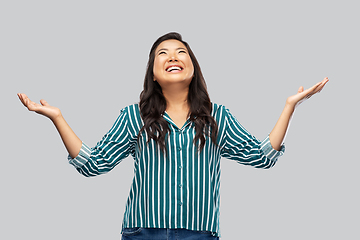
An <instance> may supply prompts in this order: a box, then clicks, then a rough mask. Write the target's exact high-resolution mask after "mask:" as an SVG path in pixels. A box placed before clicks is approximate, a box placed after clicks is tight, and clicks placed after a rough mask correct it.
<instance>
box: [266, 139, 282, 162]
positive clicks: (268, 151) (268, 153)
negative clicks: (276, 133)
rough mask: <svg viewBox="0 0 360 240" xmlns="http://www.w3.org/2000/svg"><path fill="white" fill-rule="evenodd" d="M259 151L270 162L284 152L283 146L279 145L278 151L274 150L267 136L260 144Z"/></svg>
mask: <svg viewBox="0 0 360 240" xmlns="http://www.w3.org/2000/svg"><path fill="white" fill-rule="evenodd" d="M260 146H261V147H260V149H261V150H262V151H263V153H264V155H265V156H266V157H267V158H268V159H270V160H271V161H276V160H277V159H278V158H279V157H280V156H282V155H283V154H284V152H285V145H284V144H283V145H281V149H280V151H277V150H275V149H274V148H273V147H272V145H271V143H270V138H269V135H268V136H267V137H266V138H265V139H264V141H262V142H261V144H260Z"/></svg>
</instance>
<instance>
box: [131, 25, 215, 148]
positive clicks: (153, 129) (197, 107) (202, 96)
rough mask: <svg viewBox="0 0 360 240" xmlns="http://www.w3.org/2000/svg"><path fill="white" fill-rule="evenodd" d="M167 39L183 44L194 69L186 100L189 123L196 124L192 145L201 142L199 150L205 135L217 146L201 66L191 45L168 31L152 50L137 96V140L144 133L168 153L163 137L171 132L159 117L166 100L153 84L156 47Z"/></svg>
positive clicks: (154, 83) (163, 110)
mask: <svg viewBox="0 0 360 240" xmlns="http://www.w3.org/2000/svg"><path fill="white" fill-rule="evenodd" d="M170 39H175V40H178V41H180V42H182V43H183V44H184V45H185V47H186V48H187V50H188V53H189V55H190V58H191V61H192V63H193V66H194V76H193V79H192V80H191V83H190V85H189V93H188V99H187V101H188V103H189V106H190V121H192V122H194V124H195V131H196V134H195V138H194V142H193V143H194V144H195V146H197V147H198V141H199V140H200V151H201V150H202V149H203V148H204V146H205V141H206V139H205V137H207V136H210V137H211V140H212V141H213V142H214V143H215V144H216V138H217V133H218V126H217V124H216V121H215V119H214V118H213V117H212V116H211V115H210V113H211V110H212V105H211V102H210V98H209V94H208V92H207V89H206V83H205V79H204V77H203V75H202V73H201V69H200V65H199V63H198V61H197V60H196V57H195V55H194V53H193V52H192V51H191V49H190V46H189V45H188V44H187V42H185V41H183V40H182V37H181V35H180V34H179V33H176V32H171V33H168V34H165V35H163V36H161V37H159V38H158V39H157V40H156V41H155V43H154V44H153V46H152V47H151V50H150V53H149V61H148V63H147V68H146V74H145V79H144V89H143V91H142V92H141V94H140V104H139V107H140V112H141V117H142V119H143V121H144V126H143V127H142V128H141V130H140V132H139V135H138V140H139V139H140V137H141V134H142V132H143V131H146V133H147V135H148V141H147V143H149V141H150V140H151V139H153V140H154V141H155V142H156V143H157V144H158V145H159V147H160V149H161V150H162V152H167V148H166V146H165V136H166V134H167V133H169V132H170V129H169V126H168V122H167V121H166V120H165V119H164V118H163V117H162V114H163V113H164V112H165V110H166V99H165V97H164V95H163V93H162V89H161V86H160V85H159V83H158V82H157V81H154V73H153V68H154V60H155V50H156V48H157V47H158V46H159V45H160V43H162V42H163V41H166V40H170Z"/></svg>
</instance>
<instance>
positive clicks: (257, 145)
mask: <svg viewBox="0 0 360 240" xmlns="http://www.w3.org/2000/svg"><path fill="white" fill-rule="evenodd" d="M211 115H212V116H213V117H214V119H215V120H216V122H217V124H218V128H219V132H218V137H217V143H218V145H215V144H214V143H213V142H212V141H211V139H210V138H209V137H208V138H206V143H205V147H204V149H203V150H202V151H201V152H200V153H199V152H197V148H196V146H195V145H194V144H193V139H194V137H195V125H194V123H193V122H191V121H190V120H189V119H188V120H187V121H186V122H185V124H184V126H182V128H181V129H179V128H178V127H177V126H176V125H175V123H174V122H173V121H172V120H171V118H170V117H169V115H168V114H167V113H166V112H164V114H163V118H164V119H165V120H166V121H167V122H168V123H169V127H170V133H169V135H168V137H167V138H166V144H167V146H168V154H167V155H166V156H165V155H164V154H163V153H162V152H161V150H160V148H159V147H158V146H157V145H156V143H155V141H153V140H151V141H150V142H149V144H148V145H146V141H147V139H148V137H147V135H146V132H143V133H142V134H143V135H142V137H141V138H140V142H139V144H138V143H137V135H138V133H139V131H140V129H141V127H142V126H143V121H142V119H141V115H140V111H139V106H138V104H134V105H130V106H128V107H125V108H124V109H122V110H121V112H120V115H119V116H118V118H117V120H116V122H115V123H114V125H113V126H112V128H111V129H110V130H109V132H108V133H107V134H105V136H104V137H103V138H102V140H101V141H100V142H98V143H97V145H96V146H95V147H94V148H90V147H88V146H87V145H86V144H85V143H83V144H82V147H81V150H80V153H79V155H78V156H77V157H76V158H74V159H72V158H71V157H69V162H70V164H72V165H73V166H75V168H76V169H77V170H78V171H79V172H80V173H81V174H83V175H84V176H87V177H90V176H96V175H99V174H103V173H106V172H108V171H110V170H111V169H113V168H114V167H115V166H116V165H117V164H119V163H120V162H121V161H122V159H124V158H126V157H127V156H128V155H129V154H131V156H132V157H133V158H134V160H135V161H134V179H133V182H132V185H131V189H130V193H129V196H128V199H127V203H126V208H125V213H124V219H123V224H122V225H123V226H122V227H124V228H133V227H143V228H186V229H189V230H196V231H211V232H212V233H213V235H214V236H220V235H221V234H220V229H219V217H220V212H219V207H220V195H219V189H220V158H221V157H226V158H229V159H232V160H235V161H237V162H238V163H241V164H245V165H251V166H253V167H256V168H270V167H272V166H274V164H275V163H276V161H277V159H278V157H279V156H281V155H282V154H283V153H284V150H285V147H284V146H282V149H281V150H280V151H276V150H275V149H273V148H272V146H271V144H270V140H269V137H267V138H266V139H265V140H263V141H262V142H260V141H259V140H257V139H256V138H255V137H253V136H252V135H250V134H249V133H248V132H247V131H246V130H245V129H244V128H243V127H242V126H241V124H240V123H239V122H238V121H237V119H236V118H235V117H234V116H233V115H231V113H230V112H229V110H228V109H226V108H225V107H224V106H222V105H217V104H214V103H213V104H212V112H211Z"/></svg>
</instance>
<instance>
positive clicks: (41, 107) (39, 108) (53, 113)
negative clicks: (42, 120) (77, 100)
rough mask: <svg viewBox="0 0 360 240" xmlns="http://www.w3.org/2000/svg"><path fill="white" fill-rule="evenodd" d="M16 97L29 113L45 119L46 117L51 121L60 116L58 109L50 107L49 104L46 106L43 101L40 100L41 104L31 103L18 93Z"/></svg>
mask: <svg viewBox="0 0 360 240" xmlns="http://www.w3.org/2000/svg"><path fill="white" fill-rule="evenodd" d="M18 97H19V99H20V101H21V102H22V103H23V104H24V106H25V107H27V109H28V110H29V111H33V112H36V113H38V114H41V115H44V116H45V117H48V118H50V119H51V120H54V119H55V118H57V117H59V116H60V115H61V112H60V109H59V108H57V107H53V106H50V104H48V103H47V102H46V101H45V100H43V99H41V100H40V103H41V104H39V103H35V102H33V101H31V100H30V99H29V98H28V97H27V96H26V94H24V93H18Z"/></svg>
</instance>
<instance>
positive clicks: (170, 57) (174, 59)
mask: <svg viewBox="0 0 360 240" xmlns="http://www.w3.org/2000/svg"><path fill="white" fill-rule="evenodd" d="M168 61H169V62H177V61H178V60H177V58H176V57H175V56H174V55H171V56H169V60H168Z"/></svg>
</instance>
